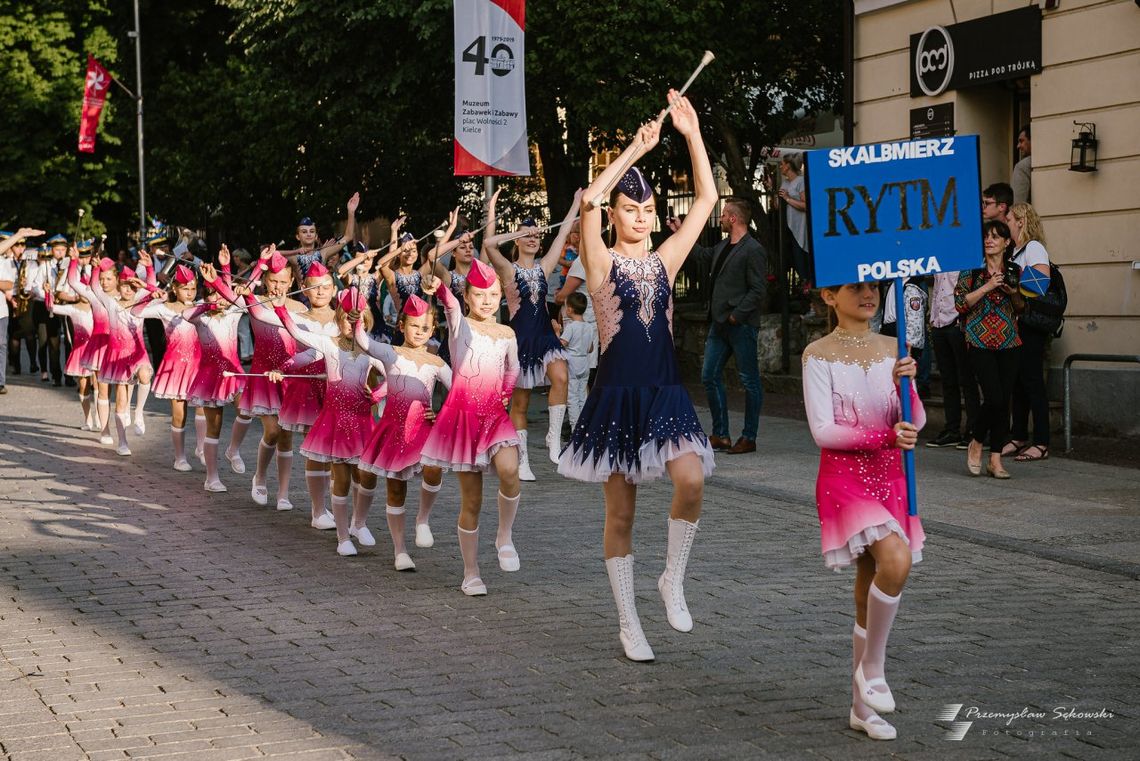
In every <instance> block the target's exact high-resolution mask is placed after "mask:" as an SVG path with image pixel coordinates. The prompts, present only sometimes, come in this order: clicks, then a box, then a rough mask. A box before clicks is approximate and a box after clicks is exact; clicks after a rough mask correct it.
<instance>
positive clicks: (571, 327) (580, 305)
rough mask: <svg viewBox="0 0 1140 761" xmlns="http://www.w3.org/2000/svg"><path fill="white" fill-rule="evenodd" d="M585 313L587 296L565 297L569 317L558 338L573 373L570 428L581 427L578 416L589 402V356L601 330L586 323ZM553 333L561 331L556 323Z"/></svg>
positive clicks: (569, 390)
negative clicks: (587, 388)
mask: <svg viewBox="0 0 1140 761" xmlns="http://www.w3.org/2000/svg"><path fill="white" fill-rule="evenodd" d="M585 314H586V297H585V296H584V295H582V294H581V293H577V292H575V293H571V294H570V295H569V296H567V297H566V318H565V320H564V324H563V325H562V327H561V332H560V336H559V338H560V340H561V341H562V345H563V346H564V347H565V348H566V354H567V364H568V365H569V370H570V384H569V386H568V388H567V399H566V414H567V416H568V417H569V418H570V428H571V429H573V428H574V426H575V425H577V424H578V413H580V412H581V411H582V405H584V404H585V403H586V385H587V383H588V382H589V379H590V354H591V352H593V350H594V345H595V344H597V342H598V329H597V327H595V325H594V323H592V322H586V318H585ZM554 330H555V332H556V333H557V332H559V326H558V323H557V322H556V323H554Z"/></svg>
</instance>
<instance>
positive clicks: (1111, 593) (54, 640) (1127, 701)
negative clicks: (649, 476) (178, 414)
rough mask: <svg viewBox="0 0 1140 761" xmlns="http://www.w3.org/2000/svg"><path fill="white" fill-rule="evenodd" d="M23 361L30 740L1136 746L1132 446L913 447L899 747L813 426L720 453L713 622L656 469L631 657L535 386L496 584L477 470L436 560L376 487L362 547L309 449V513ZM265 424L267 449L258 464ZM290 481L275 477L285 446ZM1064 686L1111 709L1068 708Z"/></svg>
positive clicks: (78, 746) (8, 592)
mask: <svg viewBox="0 0 1140 761" xmlns="http://www.w3.org/2000/svg"><path fill="white" fill-rule="evenodd" d="M12 380H13V381H16V382H10V384H9V392H10V393H9V394H8V395H7V396H5V397H2V398H0V477H2V483H3V495H2V501H0V685H3V686H2V687H0V748H2V750H3V752H4V754H6V756H7V757H8V758H10V759H12V761H33V760H35V761H40V760H42V761H73V760H77V759H94V760H98V761H104V760H108V759H124V758H158V757H161V758H163V759H166V760H168V761H174V760H175V759H194V760H195V761H198V760H202V761H222V760H223V759H245V758H263V757H269V758H296V759H306V760H308V761H316V760H317V759H341V758H344V759H352V758H358V759H385V758H405V759H492V758H525V759H552V760H553V759H577V758H616V757H620V758H648V759H681V758H684V759H728V758H733V759H748V758H755V757H759V756H768V757H771V758H781V759H787V758H809V759H810V758H824V759H851V758H884V757H888V756H889V757H895V758H901V759H910V760H912V761H920V760H922V759H991V758H992V759H1004V758H1009V757H1013V758H1020V757H1042V758H1073V759H1099V758H1104V759H1121V758H1125V757H1135V754H1136V752H1137V751H1136V748H1137V747H1140V723H1138V721H1137V718H1138V714H1140V711H1138V710H1137V707H1136V703H1137V696H1138V695H1140V651H1138V649H1137V648H1136V645H1135V635H1136V632H1137V631H1140V605H1138V604H1137V603H1138V602H1140V595H1138V591H1140V581H1138V579H1140V563H1138V562H1137V558H1138V556H1140V554H1138V550H1140V524H1138V523H1137V518H1138V517H1140V496H1138V495H1140V471H1137V470H1134V469H1125V468H1117V467H1112V466H1106V465H1097V464H1092V463H1083V462H1077V461H1074V460H1065V459H1053V460H1050V461H1049V462H1045V463H1036V464H1033V465H1022V464H1020V463H1018V464H1016V465H1014V464H1011V466H1010V470H1011V471H1012V472H1013V475H1014V479H1013V480H1012V481H1010V482H1007V483H1001V482H998V481H996V480H994V479H970V478H969V477H967V476H966V475H965V467H964V459H965V453H964V452H956V451H954V450H952V449H951V450H948V451H947V450H920V451H919V453H918V461H919V484H920V491H921V503H920V510H921V512H922V514H923V516H924V521H925V522H926V529H927V534H928V538H927V545H926V549H925V553H924V554H925V560H924V562H922V563H921V564H919V565H917V566H915V569H914V572H913V573H912V576H911V580H910V583H909V585H908V587H907V590H906V592H905V593H904V599H903V602H902V608H901V610H900V614H899V617H898V620H897V623H896V625H895V628H894V630H893V634H892V639H891V643H890V646H889V649H888V656H889V657H888V664H887V670H888V675H889V678H890V681H891V686H892V689H893V691H894V693H895V695H896V698H897V699H898V703H899V711H898V712H897V713H896V714H894V715H892V716H891V717H890V720H891V722H892V723H894V724H895V726H896V727H897V728H898V731H899V739H898V740H896V741H894V742H887V743H876V742H873V741H871V740H869V739H867V738H866V736H864V735H862V734H860V733H857V732H854V731H852V730H850V729H848V728H847V712H848V706H849V704H850V689H849V674H850V659H851V653H850V631H851V625H852V621H853V605H852V602H851V585H852V579H853V575H852V574H850V573H845V574H834V573H831V572H829V571H828V570H827V569H826V568H825V567H824V565H823V563H822V560H821V558H820V555H819V533H818V528H817V520H816V517H815V509H814V500H813V488H814V487H813V484H814V474H815V467H816V464H817V462H818V453H817V450H816V449H815V448H814V445H813V444H812V441H811V438H810V435H809V434H808V431H807V427H806V425H805V424H803V423H801V422H797V421H792V420H786V419H778V418H763V419H762V422H761V433H760V441H759V447H760V449H759V451H758V452H757V453H756V454H755V455H744V456H737V457H731V456H718V458H717V461H718V470H717V472H716V474H715V475H714V476H713V477H712V478H711V479H710V480H709V482H708V483H707V485H706V491H705V512H704V517H703V519H702V521H701V530H700V534H699V536H698V539H697V543H696V545H695V546H694V551H693V558H692V561H691V563H690V566H689V567H690V577H689V580H688V582H687V584H686V592H687V597H688V601H689V606H690V609H691V610H692V612H693V616H694V619H695V620H696V622H697V625H696V627H695V628H694V630H693V631H692V633H690V634H681V633H678V632H675V631H673V630H672V629H671V628H669V626H668V623H667V622H666V619H665V614H664V610H663V608H662V605H661V601H660V598H659V597H658V595H657V591H656V585H655V580H656V577H657V575H658V574H659V573H660V572H661V570H662V567H663V564H664V551H665V517H666V514H667V510H668V501H669V492H670V489H669V485H668V482H667V481H664V482H657V483H654V484H652V485H649V486H646V487H643V488H642V489H641V490H640V494H639V501H640V509H639V521H638V526H637V529H636V533H635V536H636V539H637V546H636V552H637V557H638V565H637V583H638V591H639V599H638V602H639V608H640V612H641V616H642V621H643V623H644V625H645V629H646V634H647V636H648V638H649V641H650V643H651V644H652V646H653V648H654V650H655V651H656V654H657V661H656V663H653V664H634V663H631V662H628V661H626V660H625V659H624V658H623V657H622V654H621V647H620V644H619V642H618V636H617V634H618V622H617V615H616V610H615V607H614V603H613V598H612V596H611V594H610V588H609V585H608V582H607V579H606V574H605V569H604V566H603V564H602V558H601V531H602V522H603V510H602V505H601V490H600V488H599V487H596V486H589V485H583V484H579V483H575V482H570V481H566V480H563V479H562V478H560V477H558V476H556V475H555V474H554V468H553V466H552V465H551V463H550V462H549V460H548V459H547V457H546V450H545V449H544V448H542V446H541V441H542V430H543V429H545V424H546V417H545V412H544V411H543V410H542V409H541V408H540V409H538V410H537V411H532V413H531V414H532V422H531V440H532V441H537V442H539V443H538V444H537V445H535V446H534V448H533V452H532V457H531V460H532V464H533V465H534V468H535V471H536V473H537V475H538V481H537V482H536V483H534V484H524V485H523V500H522V506H521V508H520V514H519V519H518V522H517V524H516V527H515V539H516V544H517V546H518V549H519V552H520V554H521V558H522V571H521V572H519V573H517V574H504V573H502V572H500V571H499V569H498V567H497V564H496V562H495V557H494V551H493V547H492V541H493V539H492V538H493V528H494V525H495V513H494V510H493V505H494V500H493V495H494V491H493V489H494V485H493V484H494V481H493V479H489V480H488V484H487V486H486V488H485V494H486V496H487V499H486V500H485V503H484V523H483V525H484V526H485V527H486V528H485V530H484V532H483V537H482V540H483V542H482V547H483V552H482V557H481V560H482V572H483V578H484V580H485V581H486V582H487V585H488V588H489V594H488V596H487V597H483V598H468V597H465V596H464V595H463V594H461V593H460V591H459V583H460V581H461V576H462V563H461V560H460V557H459V549H458V545H457V540H456V536H455V531H454V525H455V520H456V515H457V510H458V488H457V485H456V482H455V479H454V478H453V477H445V480H444V488H443V491H442V492H441V495H440V498H439V501H438V502H437V505H436V509H435V512H434V514H433V529H434V531H435V535H436V545H435V547H434V548H432V549H427V550H424V549H416V548H414V547H413V548H412V552H413V557H414V558H415V561H416V563H417V565H418V570H417V572H416V573H397V572H396V571H394V570H393V568H392V560H391V553H390V543H389V541H388V538H387V530H386V527H385V526H384V517H383V512H384V510H383V501H382V495H383V491H382V489H381V490H380V494H379V496H378V497H377V500H376V503H375V504H374V507H373V513H372V519H371V521H370V523H371V526H372V528H373V531H374V532H375V534H376V536H377V539H378V542H379V543H378V545H377V547H376V548H375V550H374V551H364V552H362V554H361V555H360V556H358V557H356V558H351V559H345V558H341V557H338V556H337V555H336V553H335V551H334V546H335V540H334V538H333V533H332V532H317V531H315V530H313V529H312V528H310V527H309V525H308V520H307V517H308V509H307V504H308V500H307V495H306V493H305V484H304V478H303V475H302V473H301V465H302V463H301V461H300V458H297V460H298V462H296V463H294V471H293V489H292V490H293V500H294V502H295V503H296V504H297V507H298V509H297V510H294V511H293V512H284V513H279V512H276V511H274V510H273V509H271V508H265V507H258V506H256V505H255V504H254V503H253V502H252V501H251V500H250V498H249V492H248V488H249V487H248V485H249V475H245V476H238V475H235V474H233V473H230V472H229V471H228V468H227V469H225V470H223V473H222V478H223V480H224V481H225V482H226V484H227V485H228V486H229V489H230V491H229V492H228V493H227V494H220V495H213V494H208V493H207V492H205V491H203V489H202V478H203V476H202V473H201V469H200V468H199V466H198V463H197V461H194V467H195V470H196V471H197V472H195V473H177V472H174V471H173V470H171V469H170V467H169V460H170V457H169V447H170V444H169V435H168V419H167V418H165V417H164V416H163V415H162V414H160V413H164V412H165V411H166V408H165V404H164V403H163V402H161V401H158V400H151V404H150V405H149V410H150V411H151V414H150V415H149V416H148V429H149V430H148V432H147V434H146V436H145V437H143V438H142V439H137V438H136V439H134V440H132V447H133V449H134V452H135V454H134V455H133V456H132V457H130V458H121V457H118V456H116V455H115V452H114V450H113V449H111V448H106V447H101V446H99V444H98V442H97V440H96V438H95V437H94V436H93V435H92V434H89V433H84V432H81V431H79V430H78V427H77V426H78V423H79V422H80V420H79V411H78V405H77V404H76V403H75V402H74V401H73V399H74V396H73V394H71V393H67V392H69V391H70V390H69V389H52V388H48V387H46V386H43V385H40V384H38V383H33V382H32V381H29V380H27V379H26V378H24V379H12ZM537 398H538V397H537V395H536V399H537ZM694 401H696V402H697V403H698V404H700V403H702V402H703V399H700V398H696V399H695V400H694ZM701 411H702V413H703V412H704V410H701ZM227 417H232V411H227ZM227 423H228V421H227ZM738 428H739V424H738V423H737V422H736V421H734V425H733V430H734V432H735V431H736V430H737V429H738ZM259 432H260V426H259V425H258V424H256V423H255V424H254V425H253V426H252V428H251V430H250V434H249V436H248V437H247V439H246V442H245V447H244V455H245V460H246V462H247V464H249V467H250V470H251V471H252V464H253V462H254V453H255V450H256V446H257V439H258V435H259ZM223 436H224V437H228V424H227V427H226V430H225V432H224V434H223ZM188 437H189V438H190V439H191V440H192V439H193V427H192V426H190V431H189V433H188ZM223 441H224V438H223ZM270 481H271V484H270V489H271V492H270V493H271V494H272V493H273V491H272V490H273V488H275V487H274V483H273V476H272V469H271V479H270ZM488 502H489V503H490V505H491V506H492V509H487V508H488ZM410 504H411V503H410ZM954 704H962V707H961V711H960V712H959V714H958V716H957V720H958V721H972V722H973V723H972V725H971V726H970V727H968V729H967V731H966V734H965V736H964V738H963V739H962V740H961V741H958V742H952V741H949V740H947V735H948V733H949V731H950V728H951V724H950V723H949V722H948V721H944V720H939V715H940V714H941V713H942V712H943V710H944V708H945V707H946V706H947V705H954ZM1062 707H1063V708H1065V709H1075V710H1076V711H1078V712H1085V713H1095V714H1099V718H1083V717H1081V716H1078V715H1073V716H1070V717H1069V718H1057V717H1056V714H1055V709H1058V708H1062ZM971 708H975V709H976V711H978V712H982V713H1003V714H1008V713H1017V712H1021V711H1022V709H1026V712H1027V713H1030V714H1032V713H1035V712H1036V713H1040V714H1042V715H1040V716H1033V715H1030V716H1024V717H1021V718H1015V719H1012V720H1008V719H998V718H984V717H982V716H970V715H969V709H971ZM1102 709H1103V710H1102ZM1109 714H1111V716H1110V715H1109ZM1007 722H1008V724H1007ZM1130 748H1131V750H1129V749H1130Z"/></svg>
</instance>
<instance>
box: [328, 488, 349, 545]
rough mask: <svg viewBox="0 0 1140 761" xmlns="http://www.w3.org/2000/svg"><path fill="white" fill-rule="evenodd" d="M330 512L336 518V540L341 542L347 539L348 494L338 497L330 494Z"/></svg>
mask: <svg viewBox="0 0 1140 761" xmlns="http://www.w3.org/2000/svg"><path fill="white" fill-rule="evenodd" d="M332 514H333V518H334V519H336V541H337V543H338V544H339V543H341V542H344V541H347V540H348V495H347V494H346V495H345V496H343V497H338V496H337V495H335V494H334V495H332Z"/></svg>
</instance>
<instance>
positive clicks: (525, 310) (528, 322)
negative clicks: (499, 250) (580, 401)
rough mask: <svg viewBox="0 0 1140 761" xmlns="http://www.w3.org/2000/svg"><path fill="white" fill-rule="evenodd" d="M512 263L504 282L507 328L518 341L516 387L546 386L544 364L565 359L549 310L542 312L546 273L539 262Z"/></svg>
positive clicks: (543, 309) (544, 301) (544, 304)
mask: <svg viewBox="0 0 1140 761" xmlns="http://www.w3.org/2000/svg"><path fill="white" fill-rule="evenodd" d="M513 266H514V272H515V277H514V280H513V281H512V282H509V283H506V284H505V285H506V296H507V310H508V311H509V312H510V315H511V328H512V329H513V330H514V331H515V338H516V339H518V344H519V366H520V368H521V369H520V371H519V379H518V382H517V383H516V386H517V387H518V388H536V387H538V386H548V385H550V382H549V381H548V380H547V379H546V366H547V365H549V364H550V363H551V362H553V361H554V360H556V359H566V352H565V351H564V350H563V349H562V342H561V341H559V340H558V336H556V335H554V328H552V327H551V326H550V313H549V312H547V311H546V274H545V273H544V272H543V271H542V263H541V262H535V263H534V266H533V267H531V268H530V269H524V268H523V267H520V266H519V265H517V264H515V265H513Z"/></svg>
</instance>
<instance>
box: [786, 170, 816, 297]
mask: <svg viewBox="0 0 1140 761" xmlns="http://www.w3.org/2000/svg"><path fill="white" fill-rule="evenodd" d="M802 168H803V158H802V157H801V156H799V155H798V154H792V155H790V156H784V157H783V158H782V159H780V174H781V175H783V177H784V181H783V182H782V183H781V184H780V193H779V195H780V198H781V199H782V200H783V201H784V203H785V204H787V212H786V213H787V220H788V230H790V231H791V233H792V267H794V268H795V270H796V274H798V275H799V276H800V284H801V285H802V286H803V292H804V293H807V292H808V291H810V290H811V287H812V283H813V282H814V280H815V273H814V272H813V271H812V269H813V268H812V261H811V255H810V253H809V251H810V249H811V241H809V240H808V237H807V199H805V198H804V176H803V171H802Z"/></svg>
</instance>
